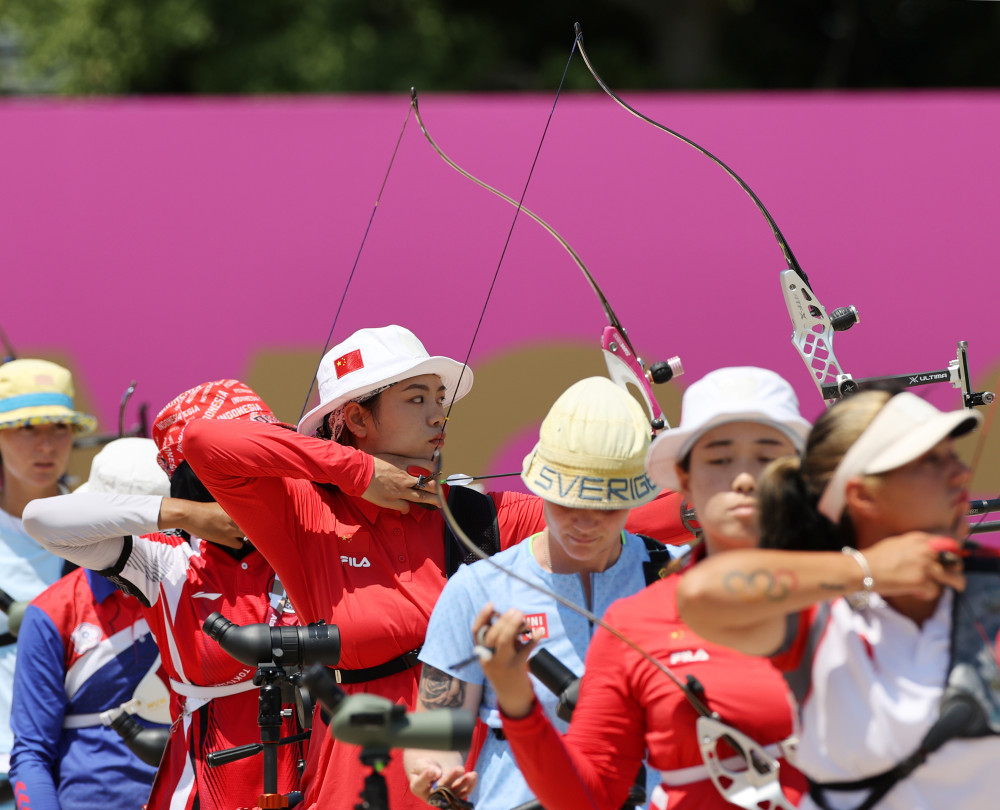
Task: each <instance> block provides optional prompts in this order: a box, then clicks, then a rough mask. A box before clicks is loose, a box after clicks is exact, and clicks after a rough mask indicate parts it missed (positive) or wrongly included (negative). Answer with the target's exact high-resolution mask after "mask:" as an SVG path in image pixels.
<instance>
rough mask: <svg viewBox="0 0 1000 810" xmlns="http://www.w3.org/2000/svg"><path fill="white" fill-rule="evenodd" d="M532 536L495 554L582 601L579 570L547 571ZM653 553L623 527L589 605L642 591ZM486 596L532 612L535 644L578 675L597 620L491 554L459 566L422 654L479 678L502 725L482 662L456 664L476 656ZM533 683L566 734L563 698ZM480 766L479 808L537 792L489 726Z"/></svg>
mask: <svg viewBox="0 0 1000 810" xmlns="http://www.w3.org/2000/svg"><path fill="white" fill-rule="evenodd" d="M536 536H537V535H536ZM534 539H535V538H534V537H532V538H529V539H528V540H525V541H524V542H522V543H519V544H518V545H516V546H513V547H512V548H509V549H507V550H506V551H502V552H500V553H499V554H496V555H494V556H493V558H492V559H494V560H496V561H497V562H498V563H500V564H501V565H503V566H504V567H505V568H508V569H510V570H512V571H514V572H516V573H517V574H519V575H521V576H523V577H525V578H526V579H527V580H529V581H530V582H534V583H537V584H539V585H541V586H543V587H545V588H547V589H548V590H550V591H553V592H554V593H557V594H559V595H560V596H565V597H566V598H567V599H570V600H572V601H573V602H574V603H575V604H578V605H585V604H586V603H585V601H584V592H583V583H582V581H581V579H580V575H579V574H552V573H549V572H548V571H546V570H544V569H543V568H542V567H541V566H540V565H539V564H538V562H537V561H536V560H535V558H534V556H533V554H532V545H533V542H532V541H533V540H534ZM672 551H673V550H672ZM648 560H649V553H648V552H647V551H646V545H645V543H644V542H643V540H642V538H641V537H637V536H636V535H634V534H629V533H628V532H625V533H623V547H622V553H621V556H620V557H619V558H618V560H617V561H616V562H615V564H614V565H613V566H611V567H610V568H609V569H607V570H606V571H602V572H601V573H599V574H591V599H592V609H591V612H592V613H596V614H597V615H598V616H601V615H603V614H604V612H605V611H606V610H607V609H608V607H609V606H610V604H611V603H612V602H614V601H615V600H616V599H621V598H622V597H625V596H630V595H632V594H634V593H636V592H638V591H640V590H642V588H644V587H645V586H646V578H645V573H644V569H643V566H642V564H643V563H644V562H646V561H648ZM487 602H492V603H493V607H494V609H495V610H496V611H497V612H499V613H503V612H504V611H506V610H507V609H508V608H517V609H518V610H520V611H522V612H523V613H524V614H525V615H526V616H527V617H528V622H529V624H531V625H532V626H533V627H535V628H538V627H541V628H543V629H544V631H545V632H544V636H543V637H542V639H541V640H540V641H539V644H538V647H539V648H540V649H546V650H548V651H549V652H550V653H552V655H554V656H555V657H556V658H557V659H558V660H559V661H560V662H562V663H563V664H564V665H565V666H566V667H568V668H569V669H571V670H573V672H574V673H576V674H577V675H582V674H583V661H584V658H585V657H586V655H587V647H588V646H589V644H590V639H591V637H592V636H593V633H594V630H595V627H594V625H593V624H591V623H590V621H588V620H587V619H585V618H584V617H583V616H581V615H580V614H578V613H575V612H574V611H572V610H570V609H569V608H566V607H564V606H562V605H560V604H559V603H558V602H556V601H555V600H553V599H552V597H551V596H547V595H546V594H543V593H540V592H539V591H536V590H534V589H533V588H530V587H528V586H527V585H525V584H524V583H522V582H519V581H518V580H516V579H514V578H513V577H510V576H508V575H507V574H505V573H504V572H502V571H500V570H498V569H497V568H495V567H494V566H493V565H491V564H490V562H489V561H488V560H480V561H478V562H475V563H472V565H463V566H462V567H461V568H459V569H458V571H457V572H456V573H455V575H454V576H453V577H452V578H451V579H450V580H448V582H447V584H446V585H445V587H444V590H443V591H442V593H441V596H440V598H439V599H438V601H437V604H436V605H435V606H434V612H433V613H432V614H431V618H430V623H429V625H428V628H427V639H426V641H425V642H424V646H423V649H422V650H421V652H420V660H421V661H423V662H424V663H427V664H430V665H431V666H432V667H435V668H436V669H439V670H441V671H442V672H444V673H447V674H448V675H450V676H452V677H453V678H458V679H460V680H462V681H465V682H466V683H474V684H482V686H483V700H482V703H481V704H480V706H479V717H480V719H481V720H482V721H483V722H485V723H486V724H487V725H488V726H490V727H491V728H500V727H501V725H502V724H501V720H500V712H499V709H498V708H497V700H496V693H495V692H494V691H493V687H492V686H491V685H490V683H489V681H487V680H486V677H485V676H484V675H483V670H482V667H480V665H479V662H478V661H473V662H472V663H471V664H468V665H466V666H463V667H458V668H456V666H455V665H456V664H457V663H460V662H462V661H465V660H467V659H469V658H471V657H472V656H473V655H474V651H473V646H474V641H473V638H472V622H473V620H474V619H475V617H476V614H477V613H479V611H480V610H482V608H483V605H485V604H486V603H487ZM532 682H533V686H534V688H535V695H536V696H537V698H538V702H539V704H540V705H541V706H542V709H543V710H544V711H545V714H546V715H547V716H548V717H549V719H550V720H551V721H552V723H553V724H554V725H555V727H556V728H557V729H558V730H559V731H560V733H565V732H566V729H567V728H568V724H567V723H565V722H564V721H562V720H560V719H559V718H558V717H557V716H556V709H557V707H558V705H559V699H558V697H557V696H556V695H554V694H553V693H552V692H550V691H549V690H548V689H547V688H546V687H545V686H544V685H543V684H542V683H541V682H540V681H538V680H536V679H535V678H534V676H532ZM475 770H476V771H477V772H478V774H479V781H478V782H477V784H476V788H475V790H474V791H473V792H472V795H471V796H470V797H469V798H470V800H471V801H472V802H473V804H475V806H476V810H511V808H513V807H516V806H517V805H519V804H522V803H524V802H526V801H529V800H531V799H532V798H534V796H533V794H532V793H531V790H530V789H529V788H528V786H527V784H526V783H525V781H524V777H522V776H521V772H520V770H518V767H517V763H516V762H515V760H514V755H513V754H512V753H511V751H510V746H509V745H508V744H507V743H506V742H505V741H503V740H498V739H497V738H496V736H495V735H494V734H493V733H492V732H491V733H489V734H488V735H487V737H486V742H485V744H484V745H483V749H482V751H481V752H480V754H479V759H478V760H477V761H476V768H475ZM647 777H648V778H647V795H648V794H649V792H650V791H652V789H653V788H654V787H655V786H656V785H658V784H659V781H660V780H659V777H658V776H657V775H656V774H655V773H653V774H647Z"/></svg>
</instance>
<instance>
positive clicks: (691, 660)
mask: <svg viewBox="0 0 1000 810" xmlns="http://www.w3.org/2000/svg"><path fill="white" fill-rule="evenodd" d="M678 580H679V577H677V576H673V577H670V578H668V579H666V580H663V581H661V582H658V583H656V584H654V585H652V586H650V587H649V588H646V589H645V590H644V591H640V592H639V593H637V594H635V595H634V596H630V597H627V598H625V599H620V600H618V601H617V602H615V603H614V604H613V605H612V606H611V607H610V608H609V609H608V611H607V613H606V614H605V616H604V619H605V621H607V622H608V623H609V624H610V625H611V626H612V627H614V628H616V629H617V630H620V631H621V632H623V633H624V634H625V635H626V636H628V637H629V638H630V639H632V640H633V641H635V642H637V643H638V644H640V645H641V646H642V647H643V649H645V650H646V651H647V652H649V653H650V654H651V655H653V656H654V657H655V658H657V659H658V660H659V661H661V662H662V663H664V664H666V665H667V666H668V667H669V668H670V670H671V671H672V672H673V673H674V674H675V675H676V676H677V677H678V678H679V679H680V680H681V681H682V682H683V681H684V679H685V678H686V676H687V675H689V674H690V675H693V676H695V677H696V678H697V679H698V681H699V682H700V683H701V684H702V686H704V687H705V702H706V703H707V704H708V706H709V708H710V709H713V710H715V711H717V712H718V713H719V715H720V716H721V717H722V719H723V720H724V721H725V722H727V723H728V724H730V725H731V726H733V727H735V728H736V729H737V730H738V731H740V732H742V733H744V734H746V735H747V736H749V737H751V738H752V739H754V740H756V741H757V742H758V743H759V744H760V745H762V746H769V745H773V744H775V743H778V742H781V741H783V740H785V739H786V738H788V737H789V736H790V735H791V734H792V729H793V718H794V711H795V710H794V706H793V703H792V700H791V697H790V694H789V692H788V689H787V687H786V686H785V682H784V679H783V678H782V676H781V674H780V673H779V672H778V671H777V669H775V668H774V666H773V665H772V664H771V662H770V661H769V660H767V659H763V658H755V657H750V656H746V655H743V654H741V653H738V652H735V651H733V650H730V649H728V648H726V647H720V646H718V645H716V644H712V643H710V642H708V641H705V640H704V639H702V638H701V637H700V636H697V635H695V634H694V633H693V632H692V631H691V630H690V629H688V628H687V627H686V626H685V625H684V624H683V622H681V620H680V618H679V617H678V615H677V607H676V600H675V590H676V587H677V581H678ZM585 667H586V668H585V673H584V676H583V682H582V683H581V689H580V699H579V701H578V703H577V706H576V709H575V710H574V712H573V721H572V722H571V723H570V727H569V731H568V733H567V734H566V736H565V737H561V736H560V735H559V733H558V732H557V731H556V730H555V729H554V728H553V727H552V725H551V724H550V723H549V721H548V719H547V718H546V717H545V715H544V714H543V713H542V712H541V711H540V710H539V707H538V704H537V703H536V704H535V707H534V709H533V711H532V712H531V714H529V715H528V716H527V717H525V718H521V719H511V718H508V717H505V718H504V721H503V728H504V733H505V734H506V736H507V740H508V742H509V743H510V746H511V748H512V750H513V751H514V755H515V757H516V758H517V763H518V766H519V767H520V768H521V771H522V773H523V774H524V776H525V779H526V780H527V782H528V784H529V785H530V786H531V789H532V790H533V791H534V793H535V796H536V797H537V798H538V800H539V802H540V803H541V804H542V806H543V807H545V808H546V810H568V809H569V808H572V810H580V809H581V808H595V809H596V808H601V809H602V810H614V808H618V807H621V805H622V803H623V801H624V800H625V797H626V796H627V794H628V790H629V787H630V786H631V785H632V783H633V782H634V780H635V774H636V772H637V771H638V769H639V765H640V763H641V762H642V759H643V756H644V755H645V752H646V750H647V749H648V750H649V754H648V757H647V762H648V763H649V764H650V765H651V766H652V767H654V768H656V769H657V770H659V771H661V772H662V774H663V785H662V787H661V790H662V791H663V794H662V795H660V796H658V797H651V802H650V806H651V807H660V808H662V807H666V808H669V810H696V809H697V810H708V809H709V808H713V809H714V808H717V809H718V810H725V808H731V807H732V806H733V805H731V804H729V803H728V802H726V801H725V800H724V799H723V798H722V796H721V795H720V793H719V792H718V791H717V790H716V788H715V787H714V785H713V784H712V782H711V781H710V780H709V778H708V773H707V771H706V770H705V768H704V761H703V760H702V756H701V750H700V747H699V745H698V735H697V734H696V733H695V723H696V722H697V717H698V715H697V714H696V712H695V710H694V708H693V707H692V706H691V704H690V703H689V702H688V700H687V699H686V698H685V697H684V695H683V694H682V693H681V691H680V689H678V687H677V686H675V685H674V684H673V683H672V682H671V681H670V680H669V679H668V678H667V677H666V676H665V675H664V674H663V673H662V672H661V671H659V670H658V669H657V668H656V667H654V666H653V665H652V664H651V663H650V662H648V661H647V660H645V659H644V658H642V657H641V656H640V655H639V653H637V652H636V651H635V650H633V649H631V648H630V647H627V646H626V645H625V644H623V643H622V642H621V641H619V640H618V639H617V638H615V637H614V636H612V635H611V634H610V633H608V632H607V631H606V630H604V629H603V628H602V629H598V631H597V632H596V633H595V634H594V638H593V641H591V643H590V647H589V649H588V650H587V658H586V662H585ZM723 747H725V746H723ZM732 753H733V752H732V750H731V749H727V750H726V751H724V752H722V753H721V754H720V756H721V757H722V758H725V757H727V756H729V755H731V754H732ZM772 753H773V752H772ZM781 766H782V767H781V776H782V784H783V786H784V789H785V794H786V796H788V797H789V799H790V800H791V801H792V803H793V804H794V803H796V802H797V800H798V797H799V796H800V795H801V792H802V789H803V787H804V780H803V779H802V777H801V775H800V774H798V773H797V772H796V771H794V770H793V769H792V768H791V767H790V766H788V765H786V764H785V762H784V760H781Z"/></svg>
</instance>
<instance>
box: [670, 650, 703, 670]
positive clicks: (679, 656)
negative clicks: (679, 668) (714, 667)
mask: <svg viewBox="0 0 1000 810" xmlns="http://www.w3.org/2000/svg"><path fill="white" fill-rule="evenodd" d="M707 660H708V653H707V652H705V651H704V650H701V649H699V650H678V651H677V652H673V653H670V666H674V665H675V664H697V663H699V662H701V661H707Z"/></svg>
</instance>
